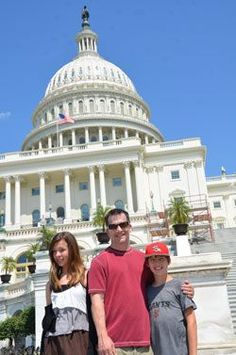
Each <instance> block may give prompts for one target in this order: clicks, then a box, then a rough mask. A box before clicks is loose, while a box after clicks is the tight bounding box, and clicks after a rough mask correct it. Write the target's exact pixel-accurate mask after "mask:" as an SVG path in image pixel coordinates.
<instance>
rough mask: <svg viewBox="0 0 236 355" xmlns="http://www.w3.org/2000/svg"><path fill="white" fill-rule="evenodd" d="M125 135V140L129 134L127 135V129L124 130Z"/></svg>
mask: <svg viewBox="0 0 236 355" xmlns="http://www.w3.org/2000/svg"><path fill="white" fill-rule="evenodd" d="M124 133H125V134H124V135H125V138H128V137H129V134H128V129H127V128H125V132H124Z"/></svg>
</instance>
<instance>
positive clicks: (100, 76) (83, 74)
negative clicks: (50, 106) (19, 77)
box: [45, 54, 136, 96]
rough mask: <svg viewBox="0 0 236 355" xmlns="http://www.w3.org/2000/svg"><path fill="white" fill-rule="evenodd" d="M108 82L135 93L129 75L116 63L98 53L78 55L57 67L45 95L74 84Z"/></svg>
mask: <svg viewBox="0 0 236 355" xmlns="http://www.w3.org/2000/svg"><path fill="white" fill-rule="evenodd" d="M85 83H93V84H95V85H96V84H99V83H103V84H104V83H108V84H112V85H114V84H115V86H118V87H119V88H124V89H126V90H129V91H132V92H134V93H136V89H135V87H134V85H133V83H132V81H131V80H130V79H129V77H128V76H127V75H126V74H125V73H124V72H123V71H122V70H121V69H120V68H119V67H117V66H116V65H114V64H112V63H110V62H108V61H106V60H105V59H103V58H101V57H100V56H99V55H97V54H96V55H94V54H93V55H89V54H87V55H86V56H83V55H82V56H78V57H77V58H76V59H74V60H73V61H72V62H70V63H68V64H66V65H64V66H63V67H62V68H61V69H59V70H58V71H57V72H56V74H55V75H54V76H53V77H52V79H51V80H50V82H49V84H48V86H47V89H46V92H45V96H47V95H49V94H51V93H54V92H55V91H56V90H61V89H62V88H65V87H70V86H73V85H74V84H76V85H78V84H85Z"/></svg>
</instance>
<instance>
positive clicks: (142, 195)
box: [0, 9, 236, 318]
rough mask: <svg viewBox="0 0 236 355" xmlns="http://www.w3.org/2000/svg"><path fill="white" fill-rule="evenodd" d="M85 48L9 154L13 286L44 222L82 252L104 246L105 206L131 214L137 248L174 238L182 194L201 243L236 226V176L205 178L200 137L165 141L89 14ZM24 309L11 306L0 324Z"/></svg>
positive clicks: (0, 207)
mask: <svg viewBox="0 0 236 355" xmlns="http://www.w3.org/2000/svg"><path fill="white" fill-rule="evenodd" d="M76 42H77V45H78V54H77V56H76V57H75V58H74V59H73V60H72V61H71V62H69V63H68V64H66V65H64V66H63V67H62V68H60V69H59V70H58V71H57V72H56V73H55V74H54V75H53V76H52V78H51V79H50V81H49V83H48V86H47V88H46V91H45V94H44V97H43V98H42V100H41V101H40V102H39V104H38V106H37V107H36V109H35V111H34V113H33V116H32V123H33V129H32V131H31V132H30V133H29V134H28V135H27V136H26V138H25V140H24V142H23V144H22V150H21V151H19V152H16V153H7V154H4V153H2V154H1V155H0V225H1V232H0V257H2V256H4V255H7V256H13V257H14V258H16V259H17V262H18V268H17V271H16V272H15V275H13V278H12V281H11V287H12V289H13V288H14V287H13V285H14V283H17V282H18V283H20V282H21V280H24V278H25V276H27V272H28V271H27V268H26V265H27V258H26V257H25V256H24V253H25V251H26V250H27V248H28V247H29V245H30V244H31V243H34V242H35V241H36V240H37V238H39V237H38V236H39V232H40V228H41V225H45V224H46V225H47V224H50V223H51V222H52V221H53V223H54V227H55V229H56V230H57V231H63V230H68V231H70V232H72V233H73V234H75V235H76V238H77V241H78V243H79V245H80V247H81V249H84V250H87V249H93V248H96V247H97V245H98V242H97V239H96V234H95V233H96V228H95V226H94V225H93V223H92V216H93V213H94V211H95V210H96V207H97V205H98V204H101V205H102V206H116V207H121V208H124V209H126V210H127V211H128V212H129V213H130V215H131V222H132V225H133V232H132V235H131V243H133V244H143V243H147V242H149V241H151V240H155V239H156V238H159V237H168V236H172V234H173V232H172V230H171V228H170V225H169V223H168V220H167V218H166V213H165V211H166V208H167V207H168V203H169V201H170V199H171V198H173V197H181V196H184V197H185V198H186V200H187V201H188V202H189V203H190V206H191V208H192V220H191V222H190V234H191V236H192V237H193V238H202V237H204V238H208V239H211V238H213V237H214V229H219V228H231V227H236V174H234V175H227V174H226V173H225V172H224V171H222V174H221V175H220V176H218V177H210V178H206V176H205V169H204V166H205V158H206V148H205V146H204V145H202V143H201V140H200V138H186V139H183V140H177V141H164V138H163V136H162V134H161V132H160V131H159V130H158V128H157V127H155V126H154V125H153V124H152V123H151V121H150V110H149V107H148V105H147V103H146V102H145V101H144V100H143V98H142V97H141V96H140V95H139V94H138V92H137V91H136V89H135V86H134V84H133V82H132V81H131V79H130V78H129V77H128V76H127V74H125V73H124V71H123V70H121V69H120V68H119V67H117V66H116V65H115V64H112V63H110V62H108V61H106V60H105V59H103V58H102V57H101V56H100V55H99V53H98V46H97V34H96V33H95V32H93V31H92V30H91V28H90V23H89V14H88V12H87V10H86V9H85V10H84V12H83V14H82V29H81V31H80V32H79V33H78V35H77V37H76ZM59 117H60V118H61V119H62V120H61V122H60V121H59ZM63 119H64V121H63ZM62 123H63V124H62ZM22 282H23V281H22ZM19 297H21V296H20V291H19ZM9 302H10V301H9ZM22 302H23V303H24V301H22ZM25 302H26V303H27V302H28V303H30V302H31V300H28V301H25ZM2 308H4V307H2ZM16 310H17V306H16V304H15V303H14V302H12V303H9V304H8V306H5V308H4V309H2V310H1V311H0V313H1V315H0V316H1V317H0V318H5V315H6V313H9V314H11V315H12V314H14V312H15V311H16Z"/></svg>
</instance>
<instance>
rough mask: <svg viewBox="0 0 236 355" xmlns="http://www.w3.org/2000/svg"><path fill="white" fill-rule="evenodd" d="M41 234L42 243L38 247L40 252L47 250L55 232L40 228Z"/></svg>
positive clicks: (43, 227)
mask: <svg viewBox="0 0 236 355" xmlns="http://www.w3.org/2000/svg"><path fill="white" fill-rule="evenodd" d="M41 233H42V243H41V246H40V250H48V249H49V246H50V243H51V240H52V238H53V237H54V235H55V230H54V229H51V228H47V227H45V226H42V228H41Z"/></svg>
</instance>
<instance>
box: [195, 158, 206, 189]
mask: <svg viewBox="0 0 236 355" xmlns="http://www.w3.org/2000/svg"><path fill="white" fill-rule="evenodd" d="M194 167H195V171H196V177H197V184H198V191H199V195H202V194H204V195H206V196H207V195H208V191H207V184H206V175H205V169H204V165H203V161H202V160H196V161H194Z"/></svg>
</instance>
